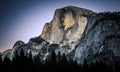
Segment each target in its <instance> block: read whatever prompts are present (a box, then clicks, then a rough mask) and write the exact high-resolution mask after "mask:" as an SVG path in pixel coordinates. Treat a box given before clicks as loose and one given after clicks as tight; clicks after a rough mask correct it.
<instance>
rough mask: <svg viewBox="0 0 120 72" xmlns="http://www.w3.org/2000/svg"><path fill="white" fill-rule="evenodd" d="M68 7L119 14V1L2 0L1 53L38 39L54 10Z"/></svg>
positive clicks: (0, 9) (0, 10)
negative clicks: (20, 41) (117, 12)
mask: <svg viewBox="0 0 120 72" xmlns="http://www.w3.org/2000/svg"><path fill="white" fill-rule="evenodd" d="M69 5H72V6H77V7H82V8H86V9H90V10H92V11H94V12H104V11H120V0H0V51H4V50H6V49H11V48H12V47H13V45H14V43H15V42H16V41H18V40H22V41H24V42H25V43H27V42H28V41H29V39H30V38H33V37H36V36H39V35H40V34H41V31H42V29H43V26H44V24H45V23H46V22H50V21H51V20H52V18H53V16H54V12H55V10H56V9H58V8H62V7H65V6H69Z"/></svg>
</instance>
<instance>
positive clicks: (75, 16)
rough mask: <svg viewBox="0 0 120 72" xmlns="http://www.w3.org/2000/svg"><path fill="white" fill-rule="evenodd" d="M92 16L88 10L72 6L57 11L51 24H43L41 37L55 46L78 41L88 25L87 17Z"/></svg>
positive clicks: (92, 13)
mask: <svg viewBox="0 0 120 72" xmlns="http://www.w3.org/2000/svg"><path fill="white" fill-rule="evenodd" d="M94 14H95V13H94V12H92V11H90V10H87V9H83V8H78V7H73V6H68V7H64V8H61V9H57V10H56V11H55V15H54V18H53V20H52V21H51V23H46V24H45V26H44V29H43V31H42V34H41V37H42V38H43V39H45V40H47V41H48V42H50V43H57V44H59V43H60V42H63V41H67V42H68V43H71V42H72V41H76V40H78V39H80V37H81V35H82V34H83V31H84V29H85V26H86V24H87V23H88V18H87V16H93V15H94Z"/></svg>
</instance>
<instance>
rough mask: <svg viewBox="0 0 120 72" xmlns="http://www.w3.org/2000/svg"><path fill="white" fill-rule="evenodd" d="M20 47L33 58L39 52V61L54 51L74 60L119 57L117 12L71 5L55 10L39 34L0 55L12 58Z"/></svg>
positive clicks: (119, 28) (107, 60)
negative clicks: (99, 10) (101, 11)
mask: <svg viewBox="0 0 120 72" xmlns="http://www.w3.org/2000/svg"><path fill="white" fill-rule="evenodd" d="M21 49H22V50H23V51H24V52H25V55H27V54H28V53H32V56H33V58H34V56H36V55H39V57H40V58H41V60H43V61H44V60H46V58H49V55H50V54H51V52H52V51H55V53H56V54H57V53H58V52H61V54H63V53H65V54H66V56H67V58H68V59H73V60H75V61H77V63H83V62H84V60H86V61H87V62H88V63H91V62H93V63H94V62H96V61H104V62H107V63H109V62H113V61H114V60H115V59H117V58H119V57H120V13H119V12H118V13H95V12H93V11H91V10H88V9H84V8H78V7H74V6H67V7H64V8H60V9H57V10H56V11H55V15H54V17H53V20H52V21H51V22H50V23H46V24H45V25H44V28H43V31H42V33H41V35H40V36H38V37H35V38H31V39H30V41H29V42H28V43H26V44H25V43H24V42H22V41H18V42H16V43H15V45H14V47H13V49H11V50H8V51H5V52H3V53H2V57H3V58H4V57H5V56H7V57H9V58H10V59H12V58H13V57H14V53H15V52H16V51H18V52H20V50H21Z"/></svg>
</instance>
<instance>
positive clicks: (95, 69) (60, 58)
mask: <svg viewBox="0 0 120 72" xmlns="http://www.w3.org/2000/svg"><path fill="white" fill-rule="evenodd" d="M0 70H1V71H4V72H6V71H11V72H17V71H21V72H24V71H26V72H119V71H120V62H119V61H117V62H116V63H115V65H114V67H113V65H108V64H106V63H103V62H96V63H91V64H88V63H87V61H84V63H83V64H82V65H81V64H77V62H76V61H73V60H67V58H66V56H65V54H63V55H61V54H60V52H59V53H58V54H57V55H56V54H55V52H54V51H53V52H52V53H51V56H50V57H49V59H46V61H45V62H42V61H41V59H40V57H39V56H35V57H34V59H33V58H32V53H29V54H28V55H24V51H23V50H21V52H20V54H18V52H17V51H16V53H15V57H14V58H13V59H12V60H10V59H9V58H8V57H5V58H4V60H2V58H1V55H0Z"/></svg>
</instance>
